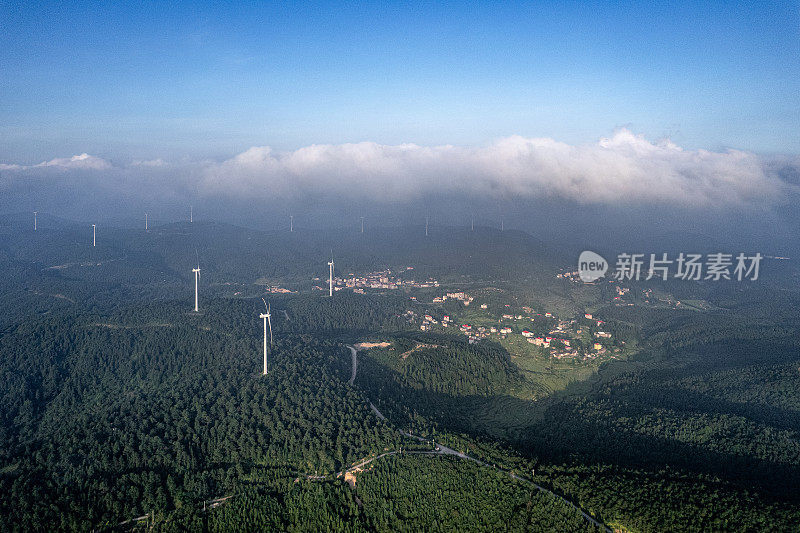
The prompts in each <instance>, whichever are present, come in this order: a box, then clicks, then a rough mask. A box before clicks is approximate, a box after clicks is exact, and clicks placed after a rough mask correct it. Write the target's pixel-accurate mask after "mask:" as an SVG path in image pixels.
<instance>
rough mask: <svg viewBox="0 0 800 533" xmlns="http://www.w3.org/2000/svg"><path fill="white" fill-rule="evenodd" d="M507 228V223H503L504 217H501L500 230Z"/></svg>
mask: <svg viewBox="0 0 800 533" xmlns="http://www.w3.org/2000/svg"><path fill="white" fill-rule="evenodd" d="M505 230H506V226H505V224H504V223H503V219H502V218H501V219H500V231H505Z"/></svg>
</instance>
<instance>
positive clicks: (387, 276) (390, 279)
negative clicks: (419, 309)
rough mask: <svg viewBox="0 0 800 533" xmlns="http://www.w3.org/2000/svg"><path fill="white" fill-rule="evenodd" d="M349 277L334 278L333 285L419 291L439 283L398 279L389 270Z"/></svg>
mask: <svg viewBox="0 0 800 533" xmlns="http://www.w3.org/2000/svg"><path fill="white" fill-rule="evenodd" d="M405 270H407V271H408V270H413V267H406V268H405ZM348 276H349V277H345V278H334V279H333V284H334V285H335V286H338V287H347V288H349V289H356V288H358V289H362V291H359V292H363V289H399V288H409V289H420V288H429V287H438V286H439V282H438V281H437V280H435V279H433V278H429V279H427V280H425V281H415V280H413V279H403V278H400V277H398V276H397V275H396V274H395V273H393V272H392V271H391V270H389V269H386V270H381V271H378V272H369V273H367V274H364V275H361V276H356V275H355V274H352V273H351V274H349V275H348Z"/></svg>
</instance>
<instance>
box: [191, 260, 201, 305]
mask: <svg viewBox="0 0 800 533" xmlns="http://www.w3.org/2000/svg"><path fill="white" fill-rule="evenodd" d="M192 272H194V312H195V313H197V312H198V311H199V308H198V307H197V278H199V277H200V264H199V263H198V265H197V268H193V269H192Z"/></svg>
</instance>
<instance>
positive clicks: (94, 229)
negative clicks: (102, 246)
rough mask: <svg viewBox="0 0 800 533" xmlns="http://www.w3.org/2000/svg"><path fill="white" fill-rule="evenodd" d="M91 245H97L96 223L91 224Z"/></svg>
mask: <svg viewBox="0 0 800 533" xmlns="http://www.w3.org/2000/svg"><path fill="white" fill-rule="evenodd" d="M92 246H97V224H92Z"/></svg>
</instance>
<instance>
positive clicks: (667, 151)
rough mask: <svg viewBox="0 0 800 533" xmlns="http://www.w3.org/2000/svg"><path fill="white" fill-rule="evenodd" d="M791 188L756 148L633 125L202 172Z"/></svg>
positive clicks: (393, 191) (692, 194) (382, 189)
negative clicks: (661, 135) (598, 134)
mask: <svg viewBox="0 0 800 533" xmlns="http://www.w3.org/2000/svg"><path fill="white" fill-rule="evenodd" d="M791 187H792V186H791V185H790V184H787V183H786V182H784V181H782V180H781V179H780V177H779V176H778V174H777V173H775V172H772V171H771V170H770V169H769V166H768V165H767V164H765V162H764V161H763V160H762V159H761V158H760V157H759V156H757V155H755V154H752V153H748V152H743V151H738V150H728V151H726V152H710V151H707V150H683V149H681V148H680V147H678V146H676V145H675V144H673V143H671V142H669V141H664V142H659V143H653V142H650V141H648V140H647V139H645V138H644V137H642V136H639V135H634V134H633V133H631V132H630V131H628V130H619V131H617V132H616V133H615V134H614V135H613V136H612V137H609V138H604V139H601V140H600V141H599V142H597V143H595V144H589V145H580V146H572V145H569V144H566V143H562V142H558V141H555V140H553V139H546V138H524V137H519V136H513V137H507V138H504V139H501V140H499V141H497V142H495V143H493V144H491V145H489V146H486V147H477V148H466V147H457V146H435V147H426V146H419V145H416V144H402V145H393V146H392V145H381V144H376V143H372V142H363V143H358V144H341V145H313V146H308V147H304V148H300V149H298V150H295V151H292V152H286V153H276V152H274V151H273V150H272V149H271V148H269V147H254V148H250V149H249V150H247V151H246V152H243V153H241V154H239V155H237V156H235V157H233V158H231V159H228V160H227V161H224V162H222V163H219V164H214V165H210V166H209V167H208V168H206V169H205V171H204V175H203V179H202V188H203V189H204V190H206V191H209V192H213V193H219V194H226V195H234V196H235V195H264V196H267V195H269V196H281V197H296V196H300V195H303V194H308V193H310V192H317V193H324V194H331V195H335V196H337V197H338V196H348V197H355V198H363V199H369V200H373V201H383V202H395V201H401V202H402V201H409V200H413V199H415V198H418V197H421V196H425V195H428V194H437V195H442V194H443V195H447V194H459V195H475V196H478V197H481V198H484V197H487V196H489V197H500V198H503V197H506V198H507V197H521V198H536V197H557V198H563V199H567V200H572V201H577V202H579V203H583V204H626V203H661V204H663V203H666V204H670V205H679V206H689V207H705V206H729V205H747V204H765V203H766V204H770V203H774V202H779V201H781V199H782V198H783V197H784V196H785V194H786V193H787V192H788V191H787V189H788V188H791Z"/></svg>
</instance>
